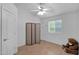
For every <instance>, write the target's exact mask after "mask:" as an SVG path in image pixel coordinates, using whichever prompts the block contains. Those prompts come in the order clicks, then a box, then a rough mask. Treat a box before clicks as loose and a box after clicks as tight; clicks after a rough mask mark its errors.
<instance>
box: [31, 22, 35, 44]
mask: <svg viewBox="0 0 79 59" xmlns="http://www.w3.org/2000/svg"><path fill="white" fill-rule="evenodd" d="M35 33H36V31H35V24H34V23H32V44H35Z"/></svg>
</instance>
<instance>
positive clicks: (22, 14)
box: [18, 7, 40, 46]
mask: <svg viewBox="0 0 79 59" xmlns="http://www.w3.org/2000/svg"><path fill="white" fill-rule="evenodd" d="M27 22H32V23H39V22H40V20H39V19H38V18H36V17H34V16H32V15H31V14H29V13H28V12H26V10H24V9H23V8H20V7H18V45H19V46H22V45H24V44H25V41H26V38H25V23H27Z"/></svg>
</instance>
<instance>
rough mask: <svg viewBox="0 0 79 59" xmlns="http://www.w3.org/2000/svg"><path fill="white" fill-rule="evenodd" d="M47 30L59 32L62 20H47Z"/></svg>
mask: <svg viewBox="0 0 79 59" xmlns="http://www.w3.org/2000/svg"><path fill="white" fill-rule="evenodd" d="M48 31H49V32H53V33H54V32H61V31H62V20H53V21H49V22H48Z"/></svg>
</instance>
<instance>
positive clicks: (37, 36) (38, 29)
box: [35, 23, 40, 43]
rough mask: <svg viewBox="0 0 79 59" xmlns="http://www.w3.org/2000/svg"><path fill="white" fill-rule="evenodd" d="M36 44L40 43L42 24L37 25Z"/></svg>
mask: <svg viewBox="0 0 79 59" xmlns="http://www.w3.org/2000/svg"><path fill="white" fill-rule="evenodd" d="M35 40H36V43H40V24H39V23H36V39H35Z"/></svg>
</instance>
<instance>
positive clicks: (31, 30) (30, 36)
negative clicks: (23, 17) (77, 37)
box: [26, 23, 40, 45]
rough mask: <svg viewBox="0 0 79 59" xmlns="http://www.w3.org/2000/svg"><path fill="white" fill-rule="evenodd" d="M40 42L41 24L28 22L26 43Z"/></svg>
mask: <svg viewBox="0 0 79 59" xmlns="http://www.w3.org/2000/svg"><path fill="white" fill-rule="evenodd" d="M36 43H40V24H39V23H26V45H33V44H36Z"/></svg>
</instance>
